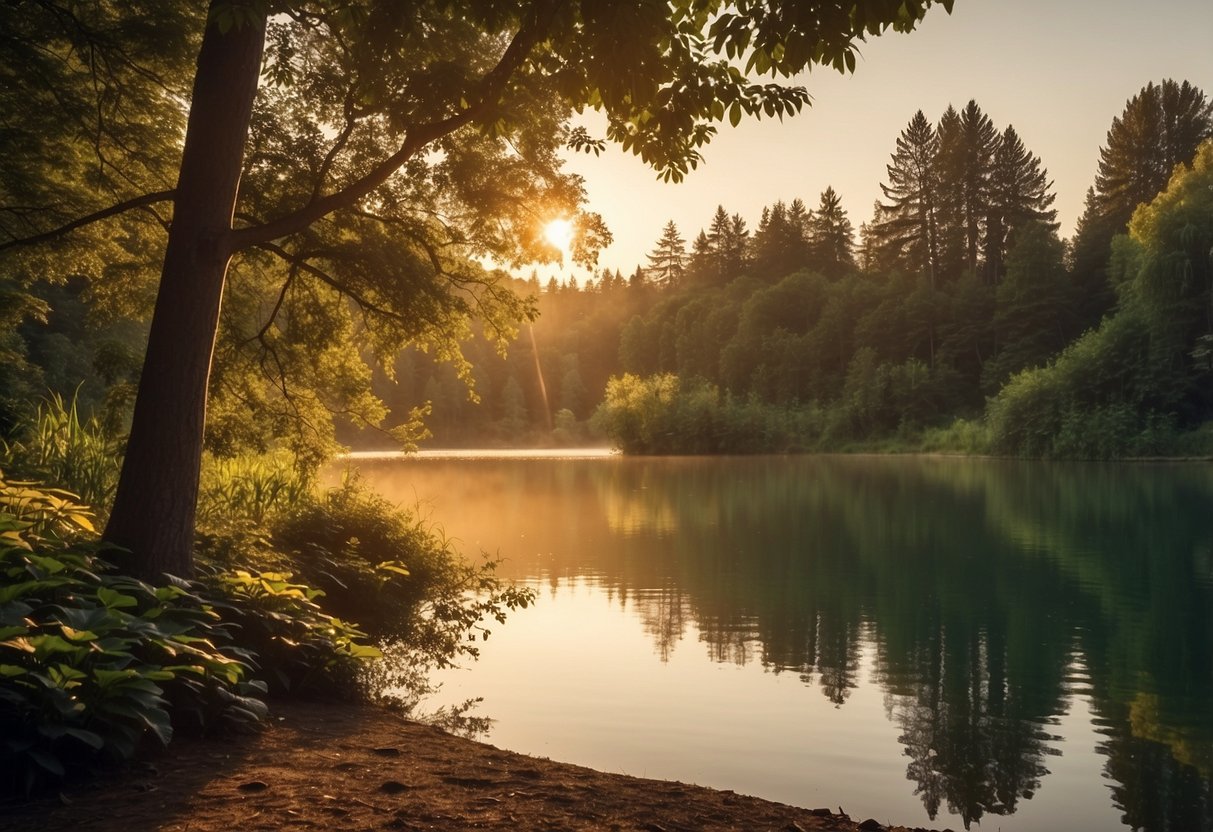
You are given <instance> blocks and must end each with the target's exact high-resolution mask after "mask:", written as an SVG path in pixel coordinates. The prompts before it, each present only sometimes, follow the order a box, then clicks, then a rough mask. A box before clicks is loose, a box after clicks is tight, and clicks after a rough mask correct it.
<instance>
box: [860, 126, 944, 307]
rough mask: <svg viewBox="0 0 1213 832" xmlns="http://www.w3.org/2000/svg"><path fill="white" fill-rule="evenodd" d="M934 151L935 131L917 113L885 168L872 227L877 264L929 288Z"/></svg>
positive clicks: (934, 254) (933, 252) (934, 253)
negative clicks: (924, 281)
mask: <svg viewBox="0 0 1213 832" xmlns="http://www.w3.org/2000/svg"><path fill="white" fill-rule="evenodd" d="M937 148H938V139H937V137H936V135H935V129H934V128H933V127H932V126H931V124H930V123H929V122H928V121H927V118H926V116H924V115H923V113H922V110H919V111H918V112H917V113H915V114H914V117H913V118H912V119H911V120H910V123H909V125H908V126H907V127H906V128H905V129H904V130H903V131H901V135H900V136H899V137H898V138H897V149H896V151H895V152H894V153H893V157H892V162H891V163H890V164H889V165H888V166H887V168H886V170H887V172H888V177H889V181H888V184H881V186H880V189H881V191H882V192H883V193H884V196H885V199H887V200H888V202H887V203H883V202H881V203H877V212H876V217H875V219H874V221H873V223H872V227H871V231H872V237H873V242H874V243H875V245H876V247H877V249H879V254H878V259H879V260H882V261H885V262H892V263H896V264H897V265H899V266H902V267H904V268H906V269H907V270H909V271H911V272H913V273H917V274H924V275H926V276H927V278H928V281H929V283H930V285H931V286H934V285H935V279H936V274H935V272H936V266H937V261H938V249H937V239H936V231H937V229H936V212H937V210H938V191H937V183H936V176H935V154H936V151H937Z"/></svg>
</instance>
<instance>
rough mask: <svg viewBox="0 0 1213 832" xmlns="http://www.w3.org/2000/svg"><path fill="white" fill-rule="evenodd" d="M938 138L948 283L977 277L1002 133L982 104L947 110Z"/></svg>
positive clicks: (941, 216)
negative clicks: (961, 276)
mask: <svg viewBox="0 0 1213 832" xmlns="http://www.w3.org/2000/svg"><path fill="white" fill-rule="evenodd" d="M937 135H938V137H939V157H938V164H937V175H938V179H939V188H940V203H941V206H942V209H943V210H942V211H941V215H940V223H939V226H940V239H941V241H942V245H941V254H942V258H943V264H944V269H943V271H944V274H945V276H946V277H948V278H956V277H958V276H959V273H960V272H961V271H968V272H969V273H972V274H976V273H977V270H978V263H979V260H980V254H981V248H982V245H981V244H982V240H983V236H984V232H985V219H986V213H987V212H986V206H987V205H988V204H989V199H990V182H991V178H992V175H993V170H994V151H995V148H996V147H997V145H998V131H997V130H996V129H995V127H994V123H993V122H992V121H990V118H989V116H987V115H986V114H985V113H983V112H982V111H981V108H980V107H979V106H977V102H976V101H973V100H970V101H969V103H968V104H967V105H965V108H964V109H963V110H962V111H960V112H959V113H957V112H956V111H955V110H954V109H953V108H952V107H949V108H948V109H947V111H946V112H945V113H944V116H943V118H942V119H940V123H939V129H938V131H937Z"/></svg>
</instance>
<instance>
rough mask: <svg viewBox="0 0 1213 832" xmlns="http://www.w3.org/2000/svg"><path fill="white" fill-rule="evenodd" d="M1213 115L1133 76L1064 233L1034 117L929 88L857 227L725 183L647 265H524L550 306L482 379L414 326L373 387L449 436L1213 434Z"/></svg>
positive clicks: (813, 440) (844, 214)
mask: <svg viewBox="0 0 1213 832" xmlns="http://www.w3.org/2000/svg"><path fill="white" fill-rule="evenodd" d="M1211 113H1213V109H1211V105H1210V102H1209V100H1208V98H1207V96H1206V95H1205V94H1204V93H1203V92H1202V91H1201V90H1200V89H1198V88H1196V87H1194V86H1193V85H1191V84H1190V83H1188V82H1186V81H1184V82H1177V81H1172V80H1164V81H1162V82H1160V83H1153V82H1151V83H1148V84H1147V85H1146V86H1145V87H1143V88H1142V89H1141V90H1139V91H1138V92H1137V93H1136V94H1134V95H1133V96H1132V97H1131V98H1130V99H1129V100H1128V102H1127V104H1126V106H1125V109H1124V111H1123V112H1122V113H1120V114H1118V115H1116V116H1115V117H1114V118H1113V120H1112V123H1111V127H1110V128H1109V129H1108V133H1107V140H1106V143H1105V144H1104V146H1103V147H1101V148H1099V173H1098V176H1097V178H1096V181H1095V182H1094V183H1093V184H1092V186H1091V188H1090V190H1089V191H1088V193H1087V197H1086V207H1085V211H1084V213H1083V215H1082V217H1081V218H1080V220H1079V223H1078V226H1077V230H1076V232H1075V234H1074V236H1073V238H1072V239H1069V240H1062V239H1060V238H1059V236H1058V233H1057V227H1058V224H1057V221H1056V211H1055V210H1054V209H1053V208H1052V207H1051V206H1052V203H1053V202H1054V199H1055V194H1054V192H1053V190H1052V182H1051V181H1050V179H1049V176H1048V171H1047V169H1046V167H1045V165H1044V163H1043V162H1042V160H1041V159H1040V158H1039V157H1038V156H1036V155H1035V154H1033V153H1032V152H1031V150H1030V149H1029V148H1028V147H1027V146H1025V144H1024V141H1023V139H1021V137H1020V136H1019V135H1018V134H1017V133H1016V131H1015V129H1014V127H1012V126H1010V125H1007V126H1005V127H999V126H998V125H997V124H996V123H995V122H994V121H993V120H992V118H991V117H990V116H988V115H987V114H986V113H985V112H983V110H982V109H981V107H980V106H979V105H978V103H977V102H975V101H970V102H968V104H966V105H965V106H964V107H963V109H960V110H957V109H956V108H954V107H949V108H948V109H947V110H946V111H945V112H943V113H942V114H940V116H939V118H938V120H931V119H928V118H927V116H926V115H925V114H924V113H923V112H922V111H919V112H917V113H914V114H913V116H912V117H911V118H910V120H909V122H908V123H907V125H906V127H905V129H904V130H903V131H902V132H901V134H900V135H899V136H897V137H895V140H894V143H893V146H894V150H893V152H892V154H891V157H890V160H889V162H888V164H887V168H886V175H885V179H884V181H883V182H882V183H881V188H882V191H883V193H884V199H882V200H881V201H879V202H878V203H877V205H876V206H875V208H874V211H873V213H872V216H871V217H870V218H869V219H868V220H867V221H866V222H862V223H860V225H859V227H858V230H857V229H856V228H855V224H854V222H853V221H852V220H851V218H850V215H849V212H848V211H847V210H846V209H845V208H844V207H843V205H842V203H841V200H840V198H839V196H838V194H836V193H835V192H834V191H833V189H832V188H829V189H827V190H826V191H825V192H824V193H822V194H821V195H820V197H819V200H818V201H817V202H816V204H813V205H812V207H810V204H809V203H806V202H805V201H803V200H801V199H795V200H793V201H792V202H791V203H790V204H789V203H784V202H782V201H776V202H774V203H772V204H771V205H769V206H768V207H766V208H764V209H763V211H762V215H761V217H759V218H758V219H757V222H756V223H755V224H754V227H753V228H752V229H751V228H750V224H749V223H748V222H747V221H746V219H745V218H743V217H741V216H739V215H738V214H735V213H730V212H729V211H728V209H727V207H726V206H724V205H720V206H718V207H717V209H716V211H715V213H713V214H712V215H711V216H710V217H705V221H706V222H707V225H706V226H705V227H704V228H703V229H702V230H700V231H699V232H698V233H697V234H695V235H694V237H693V239H690V240H689V244H688V239H687V237H686V236H684V234H683V233H682V231H681V230H680V229H678V228H677V227H676V226H675V225H674V224H673V223H669V224H667V225H666V226H665V228H663V229H660V232H659V234H658V233H655V235H654V236H655V238H656V239H655V243H654V245H653V249H652V252H651V254H650V255H649V258H648V261H647V262H646V263H643V264H639V265H637V267H636V269H635V271H633V272H632V273H631V274H629V275H624V274H622V273H620V272H612V271H610V270H603V271H600V272H597V273H596V274H595V276H594V277H593V278H592V279H591V280H590V281H588V282H587V283H585V285H578V284H576V283H574V282H573V281H571V280H569V279H567V278H566V279H565V280H564V281H558V280H557V279H556V278H555V277H551V278H549V279H548V281H547V282H546V283H543V284H541V282H540V280H539V278H538V276H537V273H535V274H533V275H532V277H531V279H530V280H529V281H520V282H519V283H517V284H516V290H517V291H518V292H519V293H521V294H523V295H525V296H528V297H530V298H532V299H534V300H535V301H536V302H537V308H538V310H539V316H538V318H537V320H535V321H534V322H533V323H531V324H530V325H528V326H527V327H525V328H524V330H523V331H522V333H521V334H520V336H519V338H518V339H517V340H515V341H514V342H513V343H512V344H510V346H509V350H508V352H507V354H506V356H504V357H501V356H498V355H497V354H496V353H495V351H494V350H493V349H492V346H491V344H490V343H489V341H487V340H485V339H480V340H478V341H473V342H471V343H470V344H469V345H468V346H467V350H466V352H467V354H468V355H469V357H470V360H471V362H472V370H471V378H472V388H473V390H474V393H475V395H474V397H471V398H470V397H469V395H468V392H467V386H466V385H465V384H464V383H463V382H462V381H460V380H459V379H458V377H457V376H456V374H455V373H454V372H452V371H451V370H449V369H446V368H444V367H442V366H440V365H436V364H435V363H434V362H431V361H429V360H427V359H426V358H425V356H424V355H422V354H421V353H420V352H418V351H417V350H408V351H405V352H404V353H402V354H401V355H400V356H399V357H398V359H397V362H396V365H395V368H394V369H395V377H394V380H393V381H389V380H388V379H387V378H386V377H380V378H377V379H376V382H375V384H374V389H375V391H376V393H377V394H378V395H379V397H380V398H381V399H382V400H383V401H385V402H386V403H387V404H388V406H389V408H391V410H392V411H393V412H407V411H408V410H409V409H410V408H413V407H419V406H426V405H427V404H428V406H429V408H430V414H429V418H428V420H427V425H428V427H429V429H430V430H431V431H432V433H433V434H434V437H435V443H436V444H438V445H443V444H457V445H458V444H464V445H467V444H470V445H476V444H485V443H488V444H492V445H509V444H517V443H524V444H529V443H555V444H566V445H567V444H577V443H579V442H581V443H584V442H592V441H599V442H601V441H604V439H605V440H606V441H609V442H610V443H612V444H615V445H617V446H618V447H620V448H622V449H623V450H625V451H626V452H635V453H747V452H760V451H761V452H772V451H774V452H783V451H789V450H839V449H854V448H876V449H884V450H906V449H925V450H951V451H960V452H970V453H973V452H976V453H994V454H1001V455H1013V456H1025V457H1054V458H1056V457H1062V458H1067V457H1068V458H1115V457H1123V456H1153V455H1168V454H1179V455H1184V454H1207V453H1209V451H1210V450H1211V445H1210V441H1211V440H1210V435H1209V432H1208V431H1207V430H1202V426H1203V425H1205V424H1206V423H1207V422H1208V421H1209V419H1210V418H1211V416H1213V412H1211V411H1210V406H1211V405H1213V402H1211V401H1210V398H1209V392H1208V391H1209V390H1211V389H1213V387H1211V386H1210V382H1211V381H1213V379H1211V378H1210V376H1209V370H1210V366H1211V365H1210V359H1211V358H1213V352H1210V348H1211V347H1213V305H1211V300H1213V296H1211V295H1210V276H1211V268H1213V203H1211V202H1210V200H1209V198H1208V194H1209V186H1210V183H1211V182H1213V178H1211V177H1213V170H1211V169H1210V165H1211V164H1213V158H1211V153H1213V151H1211V150H1210V148H1209V146H1208V145H1207V144H1205V145H1204V146H1203V148H1202V142H1207V140H1208V138H1209V137H1210V135H1213V116H1211ZM655 232H656V230H655ZM347 438H348V439H349V441H351V442H355V443H368V445H370V446H374V445H375V444H376V439H375V438H374V437H373V436H367V435H365V434H364V435H361V436H359V435H348V434H347ZM380 445H381V442H380Z"/></svg>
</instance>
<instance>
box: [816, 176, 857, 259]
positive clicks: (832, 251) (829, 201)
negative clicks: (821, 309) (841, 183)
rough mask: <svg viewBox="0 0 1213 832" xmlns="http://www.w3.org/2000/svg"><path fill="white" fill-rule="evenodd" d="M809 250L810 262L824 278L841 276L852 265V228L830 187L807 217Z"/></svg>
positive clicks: (853, 249)
mask: <svg viewBox="0 0 1213 832" xmlns="http://www.w3.org/2000/svg"><path fill="white" fill-rule="evenodd" d="M809 252H810V257H811V262H812V264H813V265H814V266H816V267H817V268H819V269H820V270H821V271H822V273H823V274H825V276H826V277H830V278H837V277H841V276H842V274H843V273H845V272H846V271H849V270H851V269H854V268H855V231H854V228H853V227H852V226H851V220H850V219H849V218H848V217H847V212H846V211H845V210H844V209H843V207H842V199H841V198H840V197H839V196H838V194H837V193H836V192H835V191H834V188H833V187H827V188H826V189H825V190H824V191H822V193H821V202H820V204H819V205H818V206H817V212H816V213H815V214H814V215H813V216H812V217H811V218H810V220H809Z"/></svg>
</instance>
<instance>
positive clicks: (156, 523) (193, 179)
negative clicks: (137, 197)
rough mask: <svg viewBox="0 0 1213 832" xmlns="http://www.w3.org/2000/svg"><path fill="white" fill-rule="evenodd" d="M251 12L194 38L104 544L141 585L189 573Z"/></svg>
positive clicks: (245, 103) (251, 91) (250, 66)
mask: <svg viewBox="0 0 1213 832" xmlns="http://www.w3.org/2000/svg"><path fill="white" fill-rule="evenodd" d="M213 6H214V3H213V2H212V7H213ZM253 8H255V6H254V5H250V6H249V7H248V8H247V9H246V11H245V14H244V15H243V16H242V19H241V21H240V23H239V25H233V26H231V27H230V28H229V29H228V30H227V31H226V32H223V31H220V27H219V26H218V25H217V24H216V23H215V22H214V19H213V16H212V18H211V20H210V21H209V22H208V24H207V28H206V32H205V34H204V35H203V40H202V47H201V50H200V51H199V54H198V69H197V74H196V75H195V77H194V90H193V98H192V100H191V104H190V115H189V120H188V123H187V127H186V135H185V149H184V153H183V155H182V159H181V170H180V174H179V178H178V180H177V188H176V197H175V200H174V207H173V221H172V226H171V229H170V231H169V237H168V247H167V249H166V251H165V256H164V267H163V270H162V272H161V277H160V287H159V292H158V294H157V297H156V306H155V311H154V312H153V315H152V324H151V332H150V334H149V337H148V345H147V355H146V357H145V359H144V364H143V373H142V375H141V376H140V379H139V391H138V394H137V396H136V400H135V411H134V417H133V422H132V425H131V434H130V440H129V444H128V446H127V451H126V458H125V460H124V462H123V466H122V475H121V477H120V479H119V483H118V491H117V494H116V496H115V500H114V508H113V513H112V514H111V515H110V520H109V524H108V525H107V527H106V530H105V534H104V538H105V540H107V541H109V542H111V543H114V544H117V545H118V546H121V547H123V548H125V549H127V550H129V551H130V553H131V554H130V556H129V558H127V559H123V562H122V565H123V566H124V567H125V568H126V569H127V570H128V571H130V572H132V573H134V574H136V575H140V576H142V577H144V578H148V579H152V580H155V579H158V578H159V577H160V576H161V575H162V574H163V573H166V572H167V573H170V574H174V575H188V574H190V572H191V571H192V565H193V538H194V516H195V511H196V504H197V498H198V475H199V471H200V469H201V463H202V438H203V427H204V424H205V419H206V395H207V383H208V379H209V377H210V369H211V357H212V354H213V352H214V346H215V333H216V329H217V327H218V323H219V307H220V303H221V301H222V298H223V284H224V279H225V277H226V274H227V266H228V261H229V260H230V258H231V254H232V239H231V238H232V215H233V212H234V210H235V205H236V195H237V190H238V188H239V184H240V172H241V167H242V164H243V156H244V145H245V142H246V140H247V137H248V130H249V119H250V117H251V115H252V107H253V98H254V97H255V95H256V92H257V85H258V80H259V78H260V72H261V56H262V50H263V48H264V42H265V23H266V21H265V13H264V12H263V11H262V12H257V13H256V14H253V11H252V10H253ZM251 18H255V19H251Z"/></svg>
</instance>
